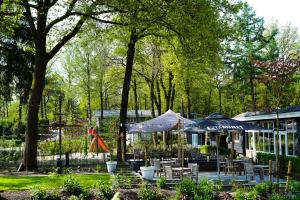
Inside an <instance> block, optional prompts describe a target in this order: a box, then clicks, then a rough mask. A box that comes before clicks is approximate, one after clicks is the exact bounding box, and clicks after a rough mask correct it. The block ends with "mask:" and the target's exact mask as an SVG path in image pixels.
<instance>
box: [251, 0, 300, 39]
mask: <svg viewBox="0 0 300 200" xmlns="http://www.w3.org/2000/svg"><path fill="white" fill-rule="evenodd" d="M246 1H247V2H248V3H249V5H250V6H252V7H253V8H254V10H255V11H256V15H257V16H260V17H264V19H265V24H268V23H269V22H270V20H271V19H275V20H278V22H279V26H283V25H285V24H286V23H288V22H290V23H291V24H292V26H295V27H297V28H298V33H299V32H300V10H299V9H300V0H246Z"/></svg>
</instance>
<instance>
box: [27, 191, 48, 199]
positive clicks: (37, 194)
mask: <svg viewBox="0 0 300 200" xmlns="http://www.w3.org/2000/svg"><path fill="white" fill-rule="evenodd" d="M30 199H31V200H46V199H47V191H46V190H44V189H42V188H36V189H33V190H32V194H31V197H30Z"/></svg>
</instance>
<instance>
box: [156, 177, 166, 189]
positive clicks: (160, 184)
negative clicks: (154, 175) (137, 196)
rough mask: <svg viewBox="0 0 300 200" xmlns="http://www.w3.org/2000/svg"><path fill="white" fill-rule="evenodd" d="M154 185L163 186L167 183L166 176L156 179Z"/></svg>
mask: <svg viewBox="0 0 300 200" xmlns="http://www.w3.org/2000/svg"><path fill="white" fill-rule="evenodd" d="M156 185H157V187H158V188H164V187H166V185H167V178H166V177H160V178H159V179H158V180H157V181H156Z"/></svg>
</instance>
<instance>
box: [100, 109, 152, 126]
mask: <svg viewBox="0 0 300 200" xmlns="http://www.w3.org/2000/svg"><path fill="white" fill-rule="evenodd" d="M138 115H139V120H137V119H136V114H135V110H128V111H127V122H128V123H134V122H137V121H145V120H148V119H151V118H152V115H151V110H138ZM155 115H156V116H157V111H155ZM119 116H120V110H103V117H104V118H109V117H119ZM94 117H96V119H97V124H98V125H99V122H100V119H101V110H96V111H95V112H94Z"/></svg>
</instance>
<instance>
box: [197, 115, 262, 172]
mask: <svg viewBox="0 0 300 200" xmlns="http://www.w3.org/2000/svg"><path fill="white" fill-rule="evenodd" d="M197 126H198V127H199V128H200V129H205V130H207V131H208V132H223V131H230V130H238V131H245V130H260V129H264V128H262V127H260V126H258V125H254V124H250V123H247V122H241V121H238V120H235V119H230V118H229V117H227V116H225V115H222V114H220V113H213V114H211V115H209V116H208V117H206V118H205V120H203V121H201V122H199V123H197ZM216 137H217V138H216V142H217V165H218V172H219V173H220V168H219V159H218V158H219V151H218V149H219V142H220V141H219V139H220V136H219V135H218V134H217V135H216Z"/></svg>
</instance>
